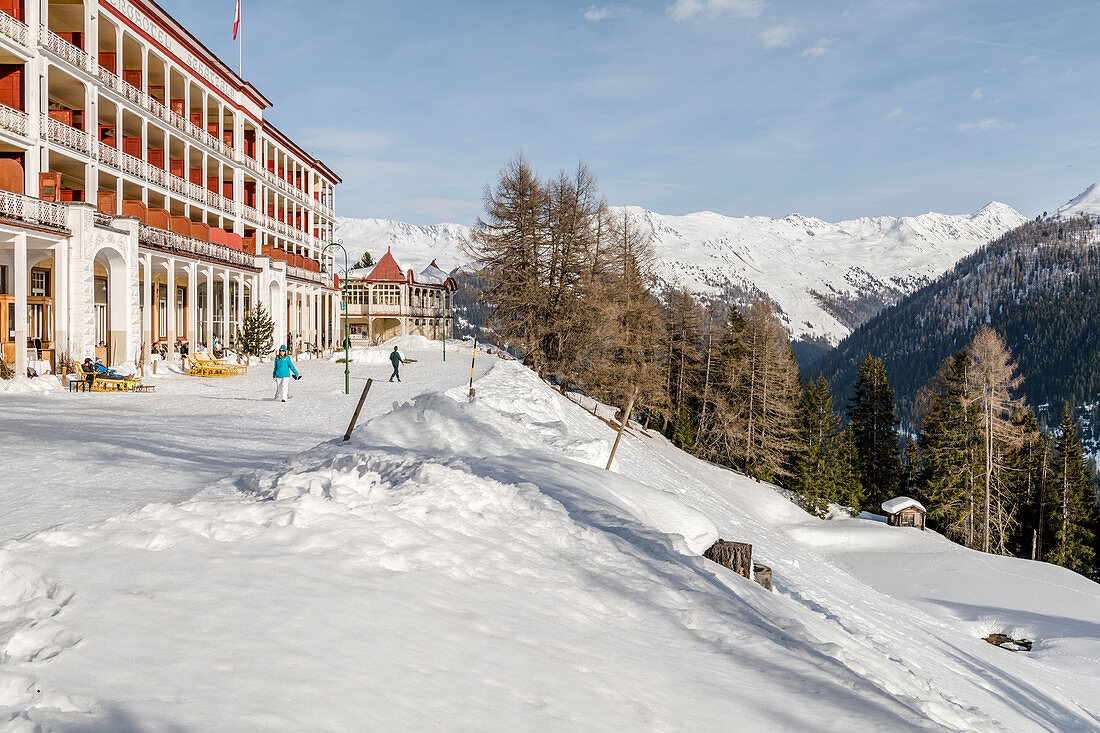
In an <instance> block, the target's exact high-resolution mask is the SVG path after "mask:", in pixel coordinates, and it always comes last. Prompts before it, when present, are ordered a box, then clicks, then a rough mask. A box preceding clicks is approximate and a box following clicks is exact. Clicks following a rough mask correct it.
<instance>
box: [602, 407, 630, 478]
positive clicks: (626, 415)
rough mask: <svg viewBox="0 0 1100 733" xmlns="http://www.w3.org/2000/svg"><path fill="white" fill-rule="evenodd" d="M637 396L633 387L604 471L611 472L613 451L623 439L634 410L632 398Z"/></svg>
mask: <svg viewBox="0 0 1100 733" xmlns="http://www.w3.org/2000/svg"><path fill="white" fill-rule="evenodd" d="M637 395H638V388H637V387H635V388H634V391H633V392H631V393H630V399H629V400H628V401H627V403H626V412H624V413H623V421H622V422H621V423H619V434H618V435H616V436H615V445H613V446H611V455H610V456H609V457H608V459H607V466H606V467H605V468H604V470H605V471H610V470H611V462H612V461H614V460H615V451H617V450H618V449H619V441H620V440H622V439H623V430H625V429H626V424H627V423H628V422H630V411H631V410H633V409H634V398H635V397H636V396H637Z"/></svg>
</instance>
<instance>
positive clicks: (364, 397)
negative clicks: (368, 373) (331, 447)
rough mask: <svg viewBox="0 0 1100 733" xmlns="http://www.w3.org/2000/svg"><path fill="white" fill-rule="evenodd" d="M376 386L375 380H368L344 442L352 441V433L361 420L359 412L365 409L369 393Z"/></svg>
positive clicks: (345, 434)
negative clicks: (371, 387) (373, 385)
mask: <svg viewBox="0 0 1100 733" xmlns="http://www.w3.org/2000/svg"><path fill="white" fill-rule="evenodd" d="M372 384H374V380H373V379H368V380H367V384H366V386H365V387H363V394H361V395H359V404H358V405H356V406H355V414H354V415H352V416H351V422H350V423H348V431H347V432H346V433H344V442H345V443H346V442H348V441H349V440H351V431H352V430H355V422H356V421H357V420H358V419H359V411H360V410H362V409H363V403H364V402H366V401H367V392H370V386H371V385H372Z"/></svg>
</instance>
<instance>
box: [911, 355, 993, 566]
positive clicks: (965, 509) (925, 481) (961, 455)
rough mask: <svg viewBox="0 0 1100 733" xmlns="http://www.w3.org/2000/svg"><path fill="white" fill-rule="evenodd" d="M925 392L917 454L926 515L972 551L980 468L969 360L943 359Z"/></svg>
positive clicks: (981, 466)
mask: <svg viewBox="0 0 1100 733" xmlns="http://www.w3.org/2000/svg"><path fill="white" fill-rule="evenodd" d="M927 392H928V394H929V395H930V397H929V401H930V407H929V411H928V415H927V416H926V417H925V419H924V424H923V427H922V430H921V435H920V452H921V458H922V467H923V475H922V480H921V483H922V485H923V492H922V493H923V495H924V496H925V497H927V499H928V502H929V506H928V515H929V518H930V519H931V520H932V521H933V522H935V523H936V524H938V525H939V527H940V529H942V531H943V532H944V534H945V535H947V536H948V537H949V538H950V539H953V540H955V541H956V542H960V543H962V544H964V545H966V546H967V547H971V548H973V547H975V544H976V538H977V537H978V519H977V517H978V509H979V504H978V495H977V486H978V481H979V479H978V477H979V476H980V475H982V473H983V471H984V464H983V463H982V461H981V458H982V456H981V447H982V441H981V434H980V425H979V415H978V410H977V406H976V400H975V398H974V385H973V364H972V362H971V359H970V355H969V354H967V353H966V351H960V352H958V353H957V354H955V356H953V357H950V358H949V359H947V361H945V362H944V364H943V366H942V367H941V368H940V371H939V374H938V375H937V376H936V378H935V380H934V382H933V384H932V385H930V387H929V389H928V390H927Z"/></svg>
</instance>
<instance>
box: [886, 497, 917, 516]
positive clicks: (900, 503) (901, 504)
mask: <svg viewBox="0 0 1100 733" xmlns="http://www.w3.org/2000/svg"><path fill="white" fill-rule="evenodd" d="M910 507H914V508H916V509H920V510H921V511H922V512H927V511H928V510H927V509H925V508H924V505H923V504H921V503H920V502H919V501H917V500H916V499H910V498H909V497H908V496H896V497H894V498H893V499H890V500H889V501H884V502H882V511H884V512H886V513H887V514H897V513H898V512H900V511H901V510H902V509H908V508H910Z"/></svg>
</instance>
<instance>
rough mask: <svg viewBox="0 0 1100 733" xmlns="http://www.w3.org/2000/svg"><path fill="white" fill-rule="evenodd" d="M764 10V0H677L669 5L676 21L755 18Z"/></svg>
mask: <svg viewBox="0 0 1100 733" xmlns="http://www.w3.org/2000/svg"><path fill="white" fill-rule="evenodd" d="M763 10H764V3H763V2H762V0H676V2H674V3H673V4H672V5H670V6H668V14H669V15H670V16H671V17H672V19H673V20H675V21H684V20H691V19H693V18H709V19H714V18H720V17H722V16H723V15H729V16H733V17H735V18H755V17H756V16H758V15H760V13H761V12H762V11H763Z"/></svg>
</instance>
